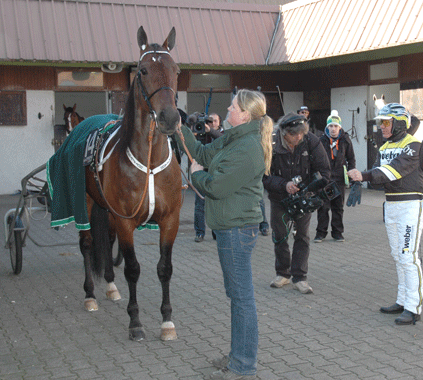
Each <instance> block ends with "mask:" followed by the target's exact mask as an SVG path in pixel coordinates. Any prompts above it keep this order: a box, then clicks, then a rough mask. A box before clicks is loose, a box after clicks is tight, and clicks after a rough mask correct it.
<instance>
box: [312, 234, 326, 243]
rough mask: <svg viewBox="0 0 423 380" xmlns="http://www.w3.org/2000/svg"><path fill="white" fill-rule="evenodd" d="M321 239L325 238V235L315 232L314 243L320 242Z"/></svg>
mask: <svg viewBox="0 0 423 380" xmlns="http://www.w3.org/2000/svg"><path fill="white" fill-rule="evenodd" d="M323 240H325V236H323V235H320V234H316V237H315V238H314V242H315V243H321V242H322V241H323Z"/></svg>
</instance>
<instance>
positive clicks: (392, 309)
mask: <svg viewBox="0 0 423 380" xmlns="http://www.w3.org/2000/svg"><path fill="white" fill-rule="evenodd" d="M403 311H404V306H401V305H398V304H397V303H394V304H393V305H392V306H386V307H381V308H380V312H381V313H385V314H401V313H402V312H403Z"/></svg>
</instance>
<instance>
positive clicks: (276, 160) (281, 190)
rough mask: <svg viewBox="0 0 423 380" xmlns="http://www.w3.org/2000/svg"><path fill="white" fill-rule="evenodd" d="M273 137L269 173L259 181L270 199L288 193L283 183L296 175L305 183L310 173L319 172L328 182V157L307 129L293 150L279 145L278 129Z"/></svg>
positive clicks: (282, 197)
mask: <svg viewBox="0 0 423 380" xmlns="http://www.w3.org/2000/svg"><path fill="white" fill-rule="evenodd" d="M274 137H275V138H274V140H275V142H274V148H273V157H272V165H271V167H270V175H269V176H264V177H263V185H264V188H265V189H266V190H267V192H268V193H269V199H270V200H274V201H281V200H282V199H285V198H286V197H287V196H288V192H287V191H286V185H287V183H288V182H290V181H292V178H294V177H296V176H298V175H300V176H301V177H302V180H303V182H304V183H305V184H306V185H308V184H309V183H310V180H311V179H312V175H313V174H314V173H316V172H320V174H321V175H322V177H323V178H325V179H326V180H327V181H328V182H329V179H330V166H329V160H328V157H327V154H326V152H325V150H324V148H323V145H322V144H321V142H320V140H319V138H318V137H316V136H315V135H314V134H313V133H311V132H309V133H307V134H306V135H305V136H304V138H303V140H302V141H301V142H300V143H299V144H298V145H297V146H296V147H295V149H294V152H293V153H292V152H290V151H289V150H288V149H286V148H284V147H283V145H282V140H281V135H280V130H279V129H277V131H276V134H275V136H274Z"/></svg>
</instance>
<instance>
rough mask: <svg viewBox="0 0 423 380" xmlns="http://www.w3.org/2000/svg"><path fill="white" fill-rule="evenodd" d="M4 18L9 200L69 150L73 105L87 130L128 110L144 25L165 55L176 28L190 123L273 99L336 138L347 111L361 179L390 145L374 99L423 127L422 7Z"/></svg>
mask: <svg viewBox="0 0 423 380" xmlns="http://www.w3.org/2000/svg"><path fill="white" fill-rule="evenodd" d="M0 17H1V23H0V141H1V143H0V144H1V150H0V160H1V161H0V162H1V165H0V194H9V193H13V192H15V191H17V190H18V189H19V188H20V180H21V179H22V178H23V177H24V176H25V175H26V174H28V173H29V172H30V171H31V170H32V169H34V168H35V167H37V166H39V165H41V164H43V163H45V162H46V161H47V160H48V159H49V157H50V156H51V155H52V154H53V153H54V151H55V146H56V147H57V146H58V145H60V143H61V139H63V135H61V136H60V135H58V132H57V131H58V130H59V129H58V128H55V126H58V125H62V124H64V121H63V115H64V110H63V106H64V105H65V106H66V107H69V106H71V107H72V106H73V105H74V104H76V111H77V112H78V113H79V114H80V115H82V116H84V117H85V118H86V117H89V116H91V115H95V114H102V113H120V112H121V109H122V108H123V104H124V102H125V96H126V93H127V91H128V90H129V87H130V83H131V81H132V80H133V78H134V75H135V73H136V65H137V62H138V58H139V48H138V45H137V38H136V33H137V30H138V28H139V26H140V25H142V26H143V27H144V29H145V30H146V32H147V35H148V38H149V41H150V42H156V43H162V42H163V41H164V40H165V38H166V37H167V35H168V33H169V31H170V30H171V28H172V27H175V29H176V45H175V48H174V49H173V50H172V52H171V54H172V57H173V58H174V60H175V61H176V62H177V63H178V65H179V66H180V68H181V74H180V76H179V81H178V107H179V108H182V109H183V110H184V111H185V112H187V113H188V114H189V113H192V112H194V111H199V112H204V111H205V110H206V107H207V105H208V108H207V109H208V111H209V112H217V113H219V114H220V115H221V116H222V117H225V116H226V108H227V107H228V105H229V104H230V101H231V96H232V93H233V90H234V89H235V88H251V89H256V88H259V89H261V91H263V92H264V93H265V95H266V98H267V101H268V114H269V115H270V116H271V117H273V119H274V120H275V121H276V120H277V119H278V118H279V117H280V116H282V115H283V113H286V112H289V111H296V110H297V109H298V108H299V107H300V106H301V105H303V104H305V105H307V106H308V107H309V109H310V110H311V112H312V117H313V118H314V121H315V122H316V123H317V125H318V126H319V128H320V129H323V128H324V126H325V121H326V118H327V116H328V115H329V113H330V110H331V109H337V110H338V112H339V114H340V116H341V118H342V124H343V128H344V130H346V131H348V133H349V134H350V136H351V137H352V141H353V143H354V149H355V151H356V155H357V167H358V169H360V170H363V169H365V168H366V167H369V166H371V163H372V162H373V160H374V157H375V155H376V149H375V147H374V145H375V144H378V143H380V134H378V131H377V129H375V126H374V123H373V122H372V118H373V117H374V100H373V95H376V96H377V97H378V98H380V97H381V96H382V94H383V95H384V97H385V101H386V102H401V103H403V104H404V105H406V106H407V107H408V108H409V109H410V111H411V112H413V113H414V114H415V115H416V116H418V117H419V118H420V119H423V104H422V101H421V98H422V97H421V96H420V95H421V92H422V89H423V68H422V62H423V28H421V25H422V24H423V3H422V2H421V1H420V0H402V1H397V0H351V1H345V0H299V1H293V2H288V3H287V2H284V4H282V5H278V4H272V3H268V4H256V3H255V4H250V3H227V2H219V1H214V2H213V1H210V2H204V3H202V5H201V6H199V5H198V4H197V3H196V2H194V1H188V0H187V1H179V0H175V1H174V2H172V4H168V3H167V2H165V1H161V0H157V1H154V2H153V1H144V0H123V1H119V2H117V1H113V0H102V1H100V0H0ZM421 129H422V128H421ZM55 130H56V136H55ZM420 132H421V131H418V133H420Z"/></svg>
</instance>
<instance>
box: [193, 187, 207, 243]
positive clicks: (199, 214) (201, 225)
mask: <svg viewBox="0 0 423 380" xmlns="http://www.w3.org/2000/svg"><path fill="white" fill-rule="evenodd" d="M200 194H201V193H200ZM201 195H203V194H201ZM204 204H205V200H204V199H201V198H200V197H199V196H198V195H197V193H195V206H194V229H195V234H196V235H197V236H204V235H205V234H206V220H205V215H204Z"/></svg>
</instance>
